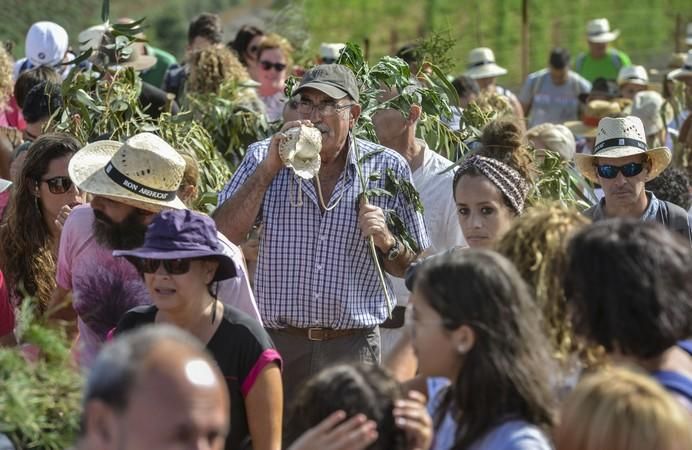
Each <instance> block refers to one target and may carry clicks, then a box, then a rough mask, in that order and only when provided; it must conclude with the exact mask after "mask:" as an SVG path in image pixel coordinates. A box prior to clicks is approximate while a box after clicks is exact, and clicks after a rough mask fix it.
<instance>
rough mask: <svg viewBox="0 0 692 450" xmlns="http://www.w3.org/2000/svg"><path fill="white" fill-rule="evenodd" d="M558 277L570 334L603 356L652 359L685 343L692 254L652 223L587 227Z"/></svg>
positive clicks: (691, 312) (691, 309)
mask: <svg viewBox="0 0 692 450" xmlns="http://www.w3.org/2000/svg"><path fill="white" fill-rule="evenodd" d="M565 273H566V275H565V295H566V298H567V302H568V304H569V305H570V306H571V311H572V323H573V325H574V329H575V331H576V332H577V333H578V334H580V335H582V336H584V337H585V338H587V339H588V340H590V341H592V342H594V343H596V344H599V345H601V346H603V347H604V348H605V350H606V351H607V352H608V353H611V352H613V351H615V350H617V351H618V352H619V353H622V354H625V355H632V356H635V357H639V358H651V357H655V356H658V355H660V354H661V353H663V352H664V351H666V350H667V349H669V348H670V347H672V346H674V345H675V344H676V342H677V341H679V340H681V339H686V338H689V337H690V336H692V249H690V246H689V244H688V243H687V242H683V241H681V240H680V238H678V237H677V236H676V235H674V234H673V233H671V232H670V231H668V230H667V229H666V228H665V227H664V226H662V225H660V224H658V223H653V222H642V221H639V220H623V219H615V220H608V221H603V222H598V223H595V224H594V225H592V226H590V227H587V228H586V229H584V230H582V231H581V232H579V233H577V234H576V235H575V236H574V238H572V240H571V241H570V243H569V246H568V248H567V267H566V271H565Z"/></svg>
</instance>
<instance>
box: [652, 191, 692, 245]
mask: <svg viewBox="0 0 692 450" xmlns="http://www.w3.org/2000/svg"><path fill="white" fill-rule="evenodd" d="M661 205H662V206H663V207H662V208H659V210H658V214H657V216H658V217H657V219H659V222H660V223H662V224H663V225H665V226H666V227H667V228H668V229H669V230H673V231H676V232H677V233H679V234H681V235H682V236H683V237H686V238H687V240H688V242H689V243H690V245H692V232H691V231H690V230H691V227H690V223H689V216H688V214H687V211H685V210H684V209H683V208H681V207H680V206H678V205H676V204H675V203H671V202H669V201H666V200H663V201H661Z"/></svg>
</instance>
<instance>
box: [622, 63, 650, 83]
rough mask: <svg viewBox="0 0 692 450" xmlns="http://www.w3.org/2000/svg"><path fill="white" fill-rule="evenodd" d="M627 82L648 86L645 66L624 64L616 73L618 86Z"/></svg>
mask: <svg viewBox="0 0 692 450" xmlns="http://www.w3.org/2000/svg"><path fill="white" fill-rule="evenodd" d="M627 83H631V84H639V85H642V86H648V85H649V74H647V73H646V68H645V67H644V66H626V67H623V68H622V69H620V73H618V86H622V85H623V84H627Z"/></svg>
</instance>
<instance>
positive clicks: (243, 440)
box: [115, 305, 281, 449]
mask: <svg viewBox="0 0 692 450" xmlns="http://www.w3.org/2000/svg"><path fill="white" fill-rule="evenodd" d="M157 312H158V309H157V308H156V306H154V305H147V306H138V307H136V308H133V309H131V310H129V311H128V312H127V313H125V315H124V316H123V317H122V319H120V322H119V323H118V326H117V328H116V330H115V334H116V335H118V334H120V333H123V332H125V331H127V330H131V329H134V328H137V327H139V326H141V325H146V324H150V323H154V321H155V319H156V313H157ZM207 350H208V351H209V353H211V354H212V356H213V357H214V359H215V360H216V363H217V364H218V365H219V368H220V369H221V373H222V374H223V376H224V378H225V379H226V384H227V386H228V392H229V393H230V396H231V433H230V435H229V436H228V439H227V440H226V448H227V449H245V448H250V431H249V429H248V423H247V417H246V415H245V395H247V393H248V392H249V391H250V389H251V388H252V385H253V384H254V382H255V380H256V378H257V376H258V375H259V374H260V372H261V371H262V369H263V368H264V367H265V366H266V365H267V364H270V363H276V364H278V365H279V366H280V365H281V357H280V356H279V353H278V352H277V351H276V349H275V347H274V343H273V342H272V340H271V338H270V337H269V335H268V334H267V332H266V331H265V330H264V328H262V325H261V324H260V323H259V322H257V321H256V320H254V319H253V318H251V317H250V316H248V315H246V314H245V313H243V312H242V311H240V310H238V309H235V308H233V307H231V306H228V305H224V312H223V319H222V321H221V324H220V325H219V328H218V329H217V330H216V332H215V333H214V335H213V336H212V337H211V339H210V340H209V343H208V344H207Z"/></svg>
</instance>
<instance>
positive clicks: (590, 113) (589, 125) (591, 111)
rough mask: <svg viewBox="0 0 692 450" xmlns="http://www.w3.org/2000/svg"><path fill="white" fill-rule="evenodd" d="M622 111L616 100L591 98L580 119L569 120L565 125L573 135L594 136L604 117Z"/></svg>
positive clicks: (615, 114)
mask: <svg viewBox="0 0 692 450" xmlns="http://www.w3.org/2000/svg"><path fill="white" fill-rule="evenodd" d="M621 112H622V108H621V107H620V104H619V103H618V102H611V101H607V100H593V101H590V102H589V104H588V105H587V106H586V111H584V114H582V119H581V120H570V121H568V122H565V124H564V125H565V126H566V127H567V128H569V130H570V131H571V132H572V133H573V134H574V135H575V136H581V137H590V138H592V137H596V132H597V131H598V128H597V127H598V123H599V122H600V121H601V119H603V118H604V117H608V116H617V115H619V114H620V113H621Z"/></svg>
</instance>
